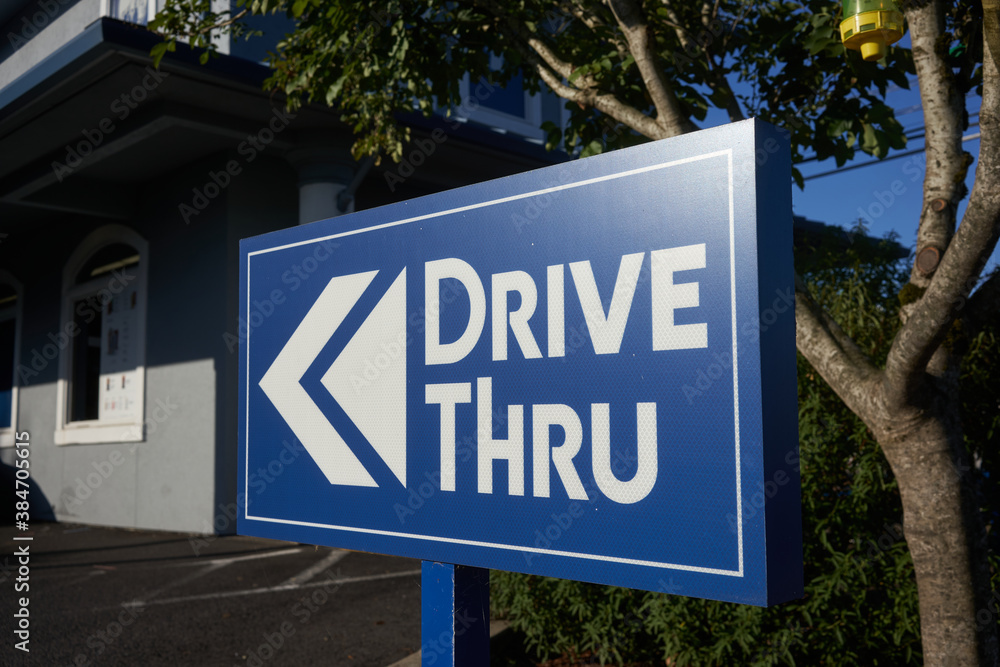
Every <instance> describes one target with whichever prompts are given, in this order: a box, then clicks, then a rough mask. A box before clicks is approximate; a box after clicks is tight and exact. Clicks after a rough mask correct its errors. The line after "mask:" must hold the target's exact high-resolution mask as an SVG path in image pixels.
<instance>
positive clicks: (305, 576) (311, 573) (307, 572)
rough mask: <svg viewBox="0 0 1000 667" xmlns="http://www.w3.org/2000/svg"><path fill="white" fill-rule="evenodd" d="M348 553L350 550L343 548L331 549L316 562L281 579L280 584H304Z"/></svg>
mask: <svg viewBox="0 0 1000 667" xmlns="http://www.w3.org/2000/svg"><path fill="white" fill-rule="evenodd" d="M349 553H351V552H350V551H345V550H344V549H334V550H333V551H331V552H330V553H329V554H327V555H326V558H324V559H323V560H321V561H319V562H318V563H314V564H313V565H310V566H309V567H307V568H306V569H304V570H302V571H301V572H299V573H298V574H296V575H295V576H294V577H290V578H288V579H287V580H285V581H283V582H282V583H281V585H282V586H290V585H292V584H304V583H306V582H307V581H309V580H310V579H312V578H313V577H315V576H316V575H317V574H319V573H320V572H322V571H323V570H325V569H327V568H330V567H333V566H334V565H335V564H337V563H338V562H339V561H340V560H341V559H342V558H343V557H344V556H346V555H347V554H349Z"/></svg>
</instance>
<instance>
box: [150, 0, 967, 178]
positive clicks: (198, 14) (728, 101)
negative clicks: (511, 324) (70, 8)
mask: <svg viewBox="0 0 1000 667" xmlns="http://www.w3.org/2000/svg"><path fill="white" fill-rule="evenodd" d="M235 6H236V7H237V8H239V11H238V12H237V14H236V16H242V15H243V13H244V12H249V13H251V14H266V13H272V12H284V13H286V14H288V15H289V16H291V17H294V18H295V19H296V20H297V25H298V27H297V29H296V30H295V31H294V32H293V33H292V34H290V35H287V36H286V37H285V39H283V40H282V41H281V42H280V43H279V45H278V48H277V50H276V52H275V53H274V54H272V56H271V59H270V64H271V66H272V67H273V68H274V74H273V76H272V77H271V78H270V80H269V81H268V86H269V87H271V88H272V89H274V90H278V91H281V92H283V93H285V94H286V95H287V96H288V103H289V105H290V106H292V107H295V106H297V105H299V104H301V103H303V102H316V103H322V104H327V105H331V106H335V107H337V108H338V109H340V111H341V113H342V119H343V120H344V121H345V122H347V123H348V124H349V125H350V126H351V127H353V128H354V130H355V133H356V134H357V143H356V144H355V146H354V152H355V154H356V156H359V157H360V156H361V155H369V154H372V155H374V154H378V153H380V152H381V153H383V154H387V155H389V156H391V157H392V158H393V159H395V160H397V161H398V160H399V159H400V158H401V156H402V148H403V144H404V143H405V142H406V141H407V139H408V138H409V129H408V127H407V126H406V125H405V124H401V123H400V117H401V115H405V114H406V113H412V112H413V111H414V110H418V111H419V112H421V113H423V114H427V115H429V114H431V113H434V112H435V111H437V110H442V109H443V110H445V113H447V112H448V111H447V110H449V109H454V108H456V107H458V106H460V105H461V104H462V103H463V100H462V98H461V95H460V87H459V83H460V82H461V80H462V79H463V77H465V76H466V74H468V76H469V77H470V80H471V81H474V82H475V81H479V80H481V79H487V80H489V81H491V82H493V83H497V84H500V85H503V84H504V83H505V82H506V81H508V80H509V79H510V78H511V77H513V76H517V75H519V74H523V76H524V82H525V85H526V86H527V88H528V89H529V90H537V89H538V88H539V87H540V86H543V85H544V84H543V83H542V82H541V80H540V77H539V72H538V66H537V63H536V62H535V61H536V60H537V59H536V58H534V56H535V52H534V51H532V49H531V48H530V47H528V46H527V45H528V44H529V43H531V40H536V43H541V44H544V45H545V46H546V47H548V48H551V49H552V50H553V51H554V52H556V53H557V54H558V55H559V57H560V58H561V59H563V60H565V61H566V62H568V63H570V64H571V67H572V73H571V74H570V75H569V76H568V77H562V78H564V79H565V80H566V81H567V82H568V83H569V84H570V85H574V84H578V83H579V82H581V81H587V82H588V84H590V85H593V86H594V88H595V89H596V90H598V91H599V92H600V93H606V94H610V95H613V96H614V97H615V98H616V99H617V100H619V101H621V102H622V103H624V104H627V105H629V106H631V107H633V108H635V109H637V110H639V111H640V112H642V113H645V114H653V107H652V102H651V100H650V97H649V93H648V92H647V90H646V87H645V84H644V81H643V79H642V77H641V76H640V74H639V71H638V68H637V66H636V64H635V57H634V55H633V54H631V53H630V52H629V50H628V49H627V48H624V46H623V40H622V37H621V34H620V31H619V30H618V27H617V25H616V23H615V20H614V17H613V16H612V15H611V14H610V10H609V9H608V8H607V7H606V6H605V5H604V4H602V3H599V2H575V3H568V4H559V3H553V2H550V1H544V0H543V1H531V0H520V1H518V2H511V3H503V4H499V3H495V2H492V1H491V0H471V1H466V2H450V1H449V2H444V1H442V0H387V1H386V2H381V3H378V4H377V5H372V4H371V3H368V2H361V1H360V0H339V1H338V2H323V1H322V0H294V1H288V0H238V2H237V3H235ZM839 11H840V10H839V3H832V2H829V1H828V0H792V1H785V0H770V1H769V2H764V3H750V2H749V1H748V0H728V1H721V0H720V2H718V3H715V8H714V9H713V10H712V12H711V14H710V15H703V13H702V7H701V5H700V4H695V3H670V4H667V3H664V4H663V5H659V6H654V5H651V6H650V7H649V8H648V11H647V17H646V19H647V21H648V24H649V28H650V32H651V34H652V36H653V39H654V50H655V54H656V57H657V58H658V61H659V62H658V64H659V66H660V67H661V69H662V71H663V72H664V73H665V74H666V76H667V78H668V79H669V80H670V81H671V82H672V85H673V87H674V89H675V93H676V95H677V97H678V100H679V103H680V107H681V112H682V113H683V114H684V115H685V116H687V117H689V118H693V119H695V120H704V119H705V118H706V114H707V112H708V110H709V109H710V108H716V109H720V110H723V111H725V112H726V113H728V114H729V116H730V119H731V120H736V119H738V118H742V117H743V115H747V116H749V115H757V116H760V117H762V118H764V119H765V120H770V121H771V122H774V123H775V124H777V125H779V126H784V127H787V128H788V129H789V131H790V133H791V136H792V143H793V155H794V157H795V158H797V159H801V158H802V157H804V156H805V154H806V153H807V152H813V153H815V155H816V156H818V157H819V158H820V159H823V158H826V157H831V156H832V157H835V158H836V160H837V163H838V164H843V163H844V162H845V161H847V160H849V159H850V158H851V157H853V156H854V154H855V152H856V151H857V150H858V149H860V150H862V151H864V152H866V153H868V154H871V155H878V156H884V155H885V154H886V153H887V151H888V150H889V148H901V147H902V146H903V145H905V141H906V137H905V135H904V133H903V129H902V126H901V125H900V124H899V122H898V121H896V119H895V117H894V116H893V112H892V109H891V108H890V107H888V106H886V105H885V104H884V102H883V97H884V94H885V91H886V90H887V88H888V86H890V85H897V86H900V87H903V88H907V87H908V86H909V82H908V79H907V75H908V74H911V73H912V72H913V63H912V58H911V56H910V53H909V51H908V50H906V49H901V48H894V49H890V52H889V55H888V56H887V58H886V60H885V62H884V63H883V64H884V65H885V66H884V67H872V66H866V65H865V64H864V63H863V61H861V59H860V57H858V55H857V54H856V53H854V52H850V53H848V54H845V53H844V48H843V46H842V45H841V44H840V40H839V37H838V35H837V31H836V26H837V24H838V22H839ZM213 26H220V28H219V29H221V30H223V31H226V30H230V31H236V34H237V35H239V34H242V33H241V32H240V31H241V30H243V28H242V27H241V23H240V21H239V20H234V16H231V15H230V12H229V11H224V12H220V13H215V12H212V11H211V10H210V3H209V2H208V0H169V1H168V2H167V3H166V5H165V8H164V10H162V11H161V12H160V14H158V16H157V17H156V19H155V20H154V21H153V22H152V23H151V27H152V28H154V29H155V30H157V31H159V32H161V33H162V34H163V35H165V36H166V37H167V40H166V41H165V42H163V43H162V44H161V45H159V46H158V47H157V48H156V49H154V56H155V57H156V58H157V62H158V61H159V58H162V56H163V55H164V53H165V51H166V50H173V49H175V48H176V40H177V38H182V39H183V38H187V39H191V40H192V43H193V44H194V45H195V46H197V47H200V48H205V49H207V51H206V54H205V55H206V57H207V54H208V53H209V52H213V51H214V50H215V48H216V47H215V44H214V43H213V42H212V41H211V40H210V39H207V35H209V34H210V30H211V29H212V27H213ZM966 33H968V31H967V30H966V32H965V33H962V32H961V31H959V32H958V33H956V34H957V36H958V37H959V38H962V37H963V36H967V35H966ZM775 36H777V38H775ZM963 53H964V51H963ZM490 54H494V55H496V56H503V57H502V59H497V58H493V59H491V58H490ZM498 63H499V66H497V65H498ZM968 76H972V72H971V71H970V72H968ZM739 82H742V83H744V84H747V85H746V86H743V87H742V88H740V89H741V90H742V89H748V90H750V91H751V92H750V93H748V94H745V95H742V94H737V93H735V92H734V90H735V89H736V84H737V83H739ZM567 109H568V110H569V111H570V112H571V115H570V120H569V123H568V126H567V127H565V128H560V127H557V126H555V125H553V124H551V123H550V124H547V126H546V127H545V129H546V130H547V131H548V134H549V141H548V145H549V146H550V147H555V146H557V145H559V144H560V142H561V141H562V142H564V143H563V145H564V146H565V147H566V148H567V149H568V150H569V151H570V152H575V153H580V154H583V155H588V154H592V153H595V152H600V151H604V150H610V149H614V148H619V147H621V146H625V145H630V144H633V143H636V142H639V141H644V140H646V139H645V138H644V137H641V136H640V135H639V134H637V133H636V132H635V131H633V130H632V129H629V128H627V127H624V126H622V125H621V123H618V122H616V121H614V120H612V119H611V118H609V117H608V116H607V115H603V114H600V113H595V112H594V110H593V109H592V108H590V107H588V106H585V105H580V104H575V103H567ZM796 174H797V172H796ZM799 182H800V185H801V180H799Z"/></svg>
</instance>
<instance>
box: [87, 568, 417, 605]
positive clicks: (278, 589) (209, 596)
mask: <svg viewBox="0 0 1000 667" xmlns="http://www.w3.org/2000/svg"><path fill="white" fill-rule="evenodd" d="M419 574H420V570H405V571H403V572H387V573H385V574H369V575H365V576H360V577H341V578H339V579H333V578H331V579H328V580H327V581H314V582H311V583H308V584H287V585H286V584H281V585H279V586H268V587H267V588H251V589H247V590H241V591H223V592H221V593H204V594H202V595H186V596H183V597H176V598H165V599H163V600H145V601H144V600H136V601H133V602H124V603H122V604H121V605H120V606H117V607H105V608H101V609H94V610H92V611H106V610H108V609H120V608H121V607H153V606H156V605H162V604H174V603H175V602H197V601H199V600H222V599H224V598H235V597H242V596H245V595H263V594H265V593H282V592H284V591H295V590H301V589H306V588H318V587H320V586H340V585H343V584H356V583H361V582H363V581H379V580H382V579H399V578H402V577H413V576H416V575H419Z"/></svg>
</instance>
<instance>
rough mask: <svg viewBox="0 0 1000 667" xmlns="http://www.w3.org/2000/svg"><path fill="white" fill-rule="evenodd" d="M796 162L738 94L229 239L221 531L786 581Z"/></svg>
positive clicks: (614, 576)
mask: <svg viewBox="0 0 1000 667" xmlns="http://www.w3.org/2000/svg"><path fill="white" fill-rule="evenodd" d="M790 182H791V177H790V160H789V148H788V141H787V138H786V137H785V135H783V134H782V133H780V132H779V131H778V130H776V129H775V128H773V127H772V126H770V125H768V124H766V123H762V122H760V121H756V120H749V121H744V122H741V123H735V124H732V125H728V126H724V127H719V128H715V129H710V130H705V131H702V132H697V133H694V134H690V135H686V136H681V137H677V138H675V139H669V140H664V141H657V142H653V143H648V144H644V145H641V146H637V147H634V148H629V149H625V150H620V151H616V152H613V153H609V154H605V155H600V156H597V157H591V158H587V159H583V160H575V161H570V162H567V163H564V164H561V165H557V166H553V167H548V168H545V169H540V170H537V171H533V172H529V173H525V174H520V175H517V176H512V177H509V178H504V179H500V180H497V181H491V182H488V183H483V184H480V185H475V186H471V187H466V188H460V189H457V190H452V191H450V192H445V193H442V194H438V195H433V196H429V197H423V198H420V199H416V200H412V201H408V202H404V203H401V204H395V205H391V206H385V207H382V208H377V209H373V210H367V211H362V212H359V213H354V214H351V215H347V216H343V217H339V218H335V219H330V220H324V221H321V222H316V223H313V224H310V225H306V226H303V227H296V228H292V229H284V230H280V231H277V232H273V233H270V234H266V235H263V236H258V237H254V238H250V239H245V240H243V241H241V243H240V313H241V314H240V317H241V326H242V328H243V334H244V336H243V341H242V346H241V349H240V403H239V429H240V431H239V474H238V479H239V498H238V500H239V504H240V505H241V514H240V516H239V520H238V530H239V532H240V533H242V534H248V535H257V536H262V537H271V538H277V539H285V540H294V541H299V542H307V543H313V544H324V545H329V546H336V547H343V548H347V549H356V550H363V551H371V552H377V553H385V554H394V555H402V556H410V557H414V558H421V559H424V560H433V561H440V562H444V563H455V564H460V565H470V566H475V567H484V568H494V569H500V570H510V571H518V572H528V573H534V574H541V575H547V576H555V577H562V578H567V579H578V580H583V581H591V582H597V583H605V584H615V585H620V586H627V587H632V588H641V589H647V590H662V591H666V592H671V593H678V594H682V595H689V596H695V597H702V598H710V599H716V600H728V601H732V602H741V603H749V604H755V605H765V606H766V605H771V604H776V603H779V602H783V601H786V600H790V599H794V598H797V597H800V596H801V594H802V534H801V523H800V514H799V513H800V508H799V503H800V500H799V468H798V443H797V425H796V420H797V408H796V389H795V329H794V296H793V271H792V254H791V253H792V232H791V187H790Z"/></svg>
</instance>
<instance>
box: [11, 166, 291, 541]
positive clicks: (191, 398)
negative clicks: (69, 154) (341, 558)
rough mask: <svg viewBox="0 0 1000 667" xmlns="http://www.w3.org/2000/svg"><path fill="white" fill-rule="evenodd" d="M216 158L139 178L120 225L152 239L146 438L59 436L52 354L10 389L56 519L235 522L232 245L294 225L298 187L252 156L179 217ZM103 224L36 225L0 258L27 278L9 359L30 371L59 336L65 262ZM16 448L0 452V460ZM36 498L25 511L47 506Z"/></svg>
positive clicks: (207, 528) (35, 473)
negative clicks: (228, 514) (81, 440)
mask: <svg viewBox="0 0 1000 667" xmlns="http://www.w3.org/2000/svg"><path fill="white" fill-rule="evenodd" d="M225 159H226V156H214V157H213V158H210V159H206V160H204V161H202V162H201V163H197V164H192V165H188V166H186V167H185V168H184V169H183V170H182V171H181V172H180V173H178V174H175V175H173V176H171V177H167V178H164V179H162V180H161V181H158V182H156V183H154V184H148V185H146V186H145V187H144V188H143V191H142V201H143V202H144V204H143V205H142V208H141V210H140V211H139V212H138V214H137V215H136V216H135V218H134V219H133V220H132V221H129V222H128V223H126V226H129V227H131V228H133V229H134V230H135V231H136V232H138V233H139V234H140V235H142V236H143V237H144V238H145V239H146V240H147V241H148V243H149V253H148V257H143V261H144V262H146V263H147V268H148V274H147V275H148V282H147V296H148V310H147V322H146V388H145V404H146V409H145V418H146V423H147V427H146V438H145V441H144V442H140V443H119V444H71V445H61V446H57V445H55V444H54V437H53V434H54V430H55V422H56V409H57V408H56V380H57V378H58V360H57V359H56V360H52V361H49V362H48V363H47V364H46V365H45V367H44V368H42V369H41V370H40V372H39V373H38V375H37V376H34V377H32V378H30V379H28V381H27V382H26V383H23V384H22V386H21V387H20V389H19V403H18V420H17V429H18V430H19V431H25V430H26V431H28V432H29V433H30V434H31V459H30V461H31V473H32V479H33V480H34V482H35V483H36V484H37V487H38V488H37V490H38V491H40V492H41V494H43V495H44V496H45V498H46V499H47V500H48V502H49V503H50V504H51V506H52V508H53V509H54V516H55V518H57V519H59V520H62V521H74V522H80V523H89V524H100V525H115V526H126V527H136V528H155V529H163V530H175V531H183V532H213V531H219V532H232V531H233V530H234V529H235V526H233V525H231V522H229V521H228V520H226V519H225V518H224V517H225V512H224V511H223V508H224V507H225V505H226V504H228V503H230V502H232V501H233V499H234V497H235V466H236V428H235V427H236V410H235V408H236V403H235V395H236V381H237V377H236V373H237V363H236V362H237V356H236V354H235V353H231V352H230V351H229V350H228V349H227V347H226V344H225V341H224V339H223V333H224V332H226V331H231V332H235V331H236V325H235V320H236V310H237V305H236V295H237V285H236V281H237V273H236V266H237V253H238V241H239V238H241V237H244V236H250V235H253V234H257V233H262V232H264V231H268V230H271V229H276V228H278V227H281V226H287V225H289V224H294V222H295V220H296V217H297V209H296V206H297V190H296V186H295V180H294V174H293V173H292V172H291V170H290V168H288V167H287V165H285V164H284V163H283V162H280V161H276V160H272V159H267V158H261V159H259V160H258V161H257V163H256V164H255V165H253V168H248V169H246V170H245V171H244V173H243V174H241V175H240V176H239V177H238V178H235V179H234V180H233V182H232V184H231V185H230V186H229V188H227V189H226V190H224V191H223V193H222V194H221V195H220V196H219V197H217V198H216V199H215V200H214V201H213V202H212V204H211V205H210V206H209V207H208V208H207V209H205V210H204V211H202V212H201V213H200V214H199V215H198V216H197V217H195V218H192V219H191V221H190V224H185V221H184V220H183V218H182V216H181V215H180V213H179V212H178V205H179V204H180V203H182V202H184V203H187V202H189V201H190V199H191V196H192V195H191V189H192V188H193V187H199V186H202V185H204V182H205V180H206V177H207V174H208V172H209V170H218V167H219V164H220V163H224V161H225ZM102 224H103V221H98V220H94V219H84V218H74V219H66V220H64V221H62V222H61V223H59V224H56V225H55V227H54V228H49V229H40V230H37V234H36V236H35V237H34V240H31V241H29V242H27V247H25V248H22V249H20V250H19V251H18V253H16V256H15V259H14V263H15V264H16V265H14V266H9V267H8V266H5V268H7V269H8V270H10V271H11V273H13V274H14V275H15V276H16V277H17V278H18V279H19V280H20V281H21V282H22V283H24V287H25V290H24V302H23V313H24V316H23V319H22V321H21V336H22V338H21V359H20V360H19V363H21V364H24V365H25V366H27V367H30V366H31V361H32V358H33V355H34V352H35V351H39V352H40V351H41V350H42V349H43V348H44V346H45V345H46V344H47V343H49V342H50V335H51V336H57V334H58V333H59V331H60V301H61V285H62V270H63V266H64V265H65V263H66V261H67V259H68V257H69V255H70V254H71V253H72V251H73V249H74V248H75V247H76V246H77V244H78V243H79V242H80V241H81V240H82V239H83V238H85V237H86V236H87V235H88V234H89V233H90V232H91V231H93V230H94V229H96V228H98V227H100V226H101V225H102ZM20 238H24V237H20ZM13 455H14V452H13V450H12V449H4V450H0V460H2V461H3V462H4V463H7V464H8V465H9V464H10V463H11V462H12V460H13ZM40 500H41V498H40V497H39V496H37V495H36V496H34V497H33V507H34V508H35V509H36V510H39V514H43V515H44V511H42V510H43V509H44V505H43V504H42V503H41V502H40ZM220 506H221V507H220ZM220 516H221V517H222V519H219V517H220Z"/></svg>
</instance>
